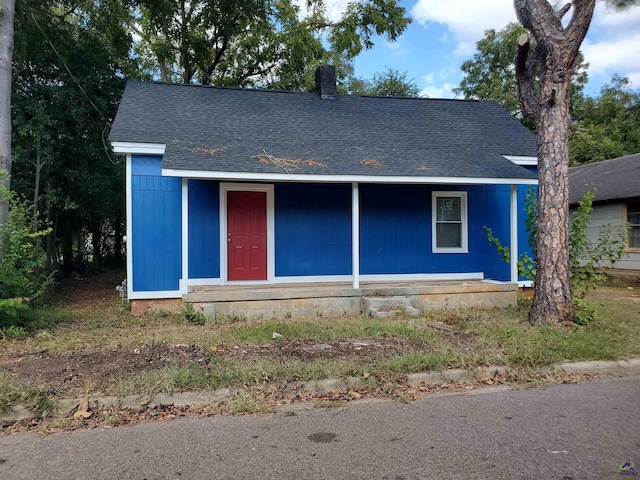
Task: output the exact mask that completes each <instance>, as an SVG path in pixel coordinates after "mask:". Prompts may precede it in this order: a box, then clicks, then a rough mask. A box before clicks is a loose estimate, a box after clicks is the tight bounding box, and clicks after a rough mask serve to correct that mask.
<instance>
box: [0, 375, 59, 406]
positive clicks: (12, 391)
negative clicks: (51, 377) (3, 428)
mask: <svg viewBox="0 0 640 480" xmlns="http://www.w3.org/2000/svg"><path fill="white" fill-rule="evenodd" d="M13 405H22V406H24V407H25V408H27V409H28V410H29V411H31V412H33V413H34V414H36V415H37V416H39V417H48V416H50V415H52V414H53V413H54V412H55V411H56V402H55V401H54V400H53V399H52V398H50V397H49V395H48V394H47V392H46V391H44V390H41V389H38V388H34V387H32V386H30V385H29V384H27V383H26V382H22V381H20V380H18V379H16V378H15V377H13V376H12V375H9V374H8V373H5V372H0V413H4V412H7V411H9V410H10V409H11V408H12V406H13Z"/></svg>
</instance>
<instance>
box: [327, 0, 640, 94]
mask: <svg viewBox="0 0 640 480" xmlns="http://www.w3.org/2000/svg"><path fill="white" fill-rule="evenodd" d="M348 1H349V0H327V11H328V13H329V15H330V17H331V18H333V19H334V20H337V19H338V18H340V15H341V13H342V12H343V11H344V8H345V7H346V5H347V3H348ZM400 4H401V6H403V7H404V8H405V9H406V10H407V12H408V13H409V14H410V16H411V17H412V19H413V21H412V23H411V24H410V25H409V26H408V27H407V29H406V30H405V32H404V33H403V34H402V36H401V37H400V38H399V39H398V40H397V41H396V42H394V43H389V42H387V41H386V39H385V38H384V37H378V38H376V39H375V40H374V42H375V46H374V47H373V48H372V49H370V50H368V51H364V52H363V53H361V54H360V55H359V56H358V57H357V58H356V60H355V62H354V65H355V74H356V76H357V77H360V78H369V79H370V78H372V77H373V75H374V74H375V73H376V72H382V71H384V70H385V69H386V68H387V67H388V68H391V69H393V70H398V71H399V72H400V73H405V72H406V73H407V78H409V79H413V80H414V81H415V82H416V84H417V85H418V87H419V88H420V90H421V92H422V94H423V95H426V96H428V97H431V98H453V97H454V94H453V92H452V91H451V89H452V88H454V87H457V86H458V85H459V84H460V80H461V78H462V71H461V70H460V66H461V65H462V62H464V61H465V60H467V59H469V58H471V57H472V56H473V54H474V52H475V44H476V42H477V41H478V40H480V39H481V38H482V37H483V33H484V31H485V30H487V29H490V28H493V29H495V30H501V29H502V28H503V27H505V26H506V25H507V24H508V23H509V22H513V21H516V16H515V12H514V9H513V2H512V1H511V0H446V1H441V0H400ZM570 15H571V12H569V13H568V14H567V18H568V17H569V16H570ZM581 51H582V53H583V54H584V56H585V60H586V62H587V63H589V69H588V70H587V73H588V74H589V83H588V84H587V85H586V88H585V94H587V95H590V96H596V95H598V93H599V92H600V88H601V87H602V86H603V85H604V84H607V83H610V81H611V77H612V75H613V74H616V73H617V74H619V75H621V76H623V77H628V78H629V80H631V82H632V88H634V89H639V88H640V6H636V7H631V8H629V9H627V10H626V11H625V12H615V11H612V10H611V9H608V8H607V6H606V3H605V2H604V1H602V0H598V1H597V3H596V11H595V13H594V16H593V20H592V22H591V27H590V28H589V32H588V33H587V37H586V39H585V41H584V42H583V43H582V47H581Z"/></svg>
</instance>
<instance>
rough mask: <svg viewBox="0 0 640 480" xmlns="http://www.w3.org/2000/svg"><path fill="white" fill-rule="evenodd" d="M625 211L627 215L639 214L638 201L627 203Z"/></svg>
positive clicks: (639, 206) (639, 204) (639, 205)
mask: <svg viewBox="0 0 640 480" xmlns="http://www.w3.org/2000/svg"><path fill="white" fill-rule="evenodd" d="M627 213H628V214H629V215H632V214H636V215H638V214H640V202H629V203H627Z"/></svg>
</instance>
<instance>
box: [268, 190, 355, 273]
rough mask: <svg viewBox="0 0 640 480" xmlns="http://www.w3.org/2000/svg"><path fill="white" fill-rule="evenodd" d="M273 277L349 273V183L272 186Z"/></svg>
mask: <svg viewBox="0 0 640 480" xmlns="http://www.w3.org/2000/svg"><path fill="white" fill-rule="evenodd" d="M275 256H276V259H275V263H276V265H275V274H276V276H302V275H304V276H308V275H349V274H351V185H349V184H346V185H344V184H343V185H333V184H293V183H291V184H290V183H286V184H276V185H275Z"/></svg>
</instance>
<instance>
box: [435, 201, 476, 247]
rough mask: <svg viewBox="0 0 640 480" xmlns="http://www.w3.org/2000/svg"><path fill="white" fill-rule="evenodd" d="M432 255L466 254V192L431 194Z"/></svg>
mask: <svg viewBox="0 0 640 480" xmlns="http://www.w3.org/2000/svg"><path fill="white" fill-rule="evenodd" d="M431 203H432V222H433V233H432V245H433V252H434V253H467V252H468V251H469V250H468V246H467V241H468V233H467V232H468V226H467V192H433V194H432V197H431Z"/></svg>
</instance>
